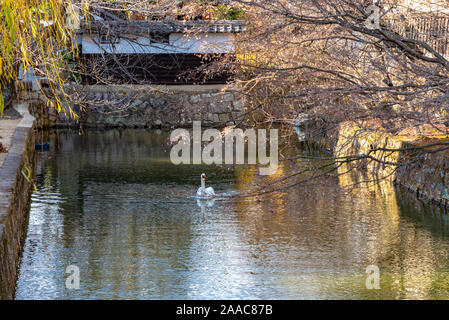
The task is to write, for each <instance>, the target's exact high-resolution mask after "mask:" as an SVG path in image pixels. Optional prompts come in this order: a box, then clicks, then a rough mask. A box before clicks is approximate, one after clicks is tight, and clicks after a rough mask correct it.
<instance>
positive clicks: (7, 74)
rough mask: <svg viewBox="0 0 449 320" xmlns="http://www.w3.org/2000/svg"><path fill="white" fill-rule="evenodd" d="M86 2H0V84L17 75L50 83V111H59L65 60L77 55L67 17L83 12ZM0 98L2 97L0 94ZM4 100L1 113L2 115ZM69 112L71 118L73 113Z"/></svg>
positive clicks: (0, 102)
mask: <svg viewBox="0 0 449 320" xmlns="http://www.w3.org/2000/svg"><path fill="white" fill-rule="evenodd" d="M87 6H88V2H87V1H72V0H2V1H0V35H1V38H2V41H1V43H0V84H1V86H2V87H4V86H6V85H8V83H10V82H11V81H14V80H15V79H16V78H17V76H18V73H19V72H27V71H29V72H32V73H34V74H36V75H39V76H45V77H47V78H48V79H49V86H50V91H51V92H53V93H56V91H59V93H62V95H61V94H54V95H53V97H54V99H51V100H49V101H51V102H49V103H48V104H49V107H55V108H57V109H59V110H60V109H61V100H60V99H61V98H60V97H64V96H65V94H64V83H65V82H66V80H67V77H68V76H67V75H68V73H70V70H68V68H69V67H68V64H67V60H68V58H70V57H74V56H75V55H76V54H77V49H76V47H75V45H74V42H73V41H72V40H73V39H74V35H75V33H74V32H75V30H73V28H72V26H71V25H70V21H72V22H73V20H71V19H70V17H71V16H72V17H74V16H75V15H74V13H75V10H86V9H87ZM0 95H1V93H0ZM3 108H4V103H3V97H2V96H0V111H1V113H3ZM69 112H70V113H71V115H72V116H74V113H73V111H72V110H71V108H69Z"/></svg>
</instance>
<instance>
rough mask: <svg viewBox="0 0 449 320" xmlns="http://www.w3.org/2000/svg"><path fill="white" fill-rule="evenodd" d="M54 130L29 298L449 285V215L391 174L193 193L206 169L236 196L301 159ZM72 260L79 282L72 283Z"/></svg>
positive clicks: (129, 134)
mask: <svg viewBox="0 0 449 320" xmlns="http://www.w3.org/2000/svg"><path fill="white" fill-rule="evenodd" d="M47 139H49V140H50V142H51V148H50V151H49V152H38V153H37V169H36V172H37V173H36V186H37V192H34V193H33V195H32V204H31V209H30V217H29V226H28V229H27V236H26V241H25V245H24V250H23V255H22V258H21V265H20V272H19V277H18V281H17V290H16V299H430V298H432V299H448V298H449V254H448V253H449V223H448V216H447V214H446V213H444V212H441V211H440V210H439V209H438V208H436V207H431V206H426V205H424V204H422V203H420V202H418V201H416V200H415V199H414V198H413V197H410V196H409V195H408V194H399V193H398V192H395V190H394V189H393V188H392V187H391V186H389V185H383V186H364V185H360V186H358V187H357V188H352V189H350V190H346V191H344V190H342V188H341V185H342V184H344V182H345V181H343V180H344V179H349V178H345V177H335V178H329V177H327V178H324V177H323V178H322V181H316V180H315V182H320V183H318V184H315V185H310V186H309V185H301V184H299V185H298V186H296V187H294V188H291V189H288V190H286V191H284V192H283V193H280V194H268V195H266V196H265V197H264V198H262V199H259V200H257V199H255V198H237V199H227V198H223V199H218V200H216V201H214V202H205V203H204V202H198V201H197V200H196V199H195V198H194V197H193V196H194V195H195V193H196V190H197V188H198V187H199V185H200V174H201V173H202V172H205V173H206V175H207V177H208V179H207V184H208V185H211V186H213V187H214V188H215V191H216V192H218V193H220V194H225V195H232V194H236V193H241V192H248V191H252V190H255V189H257V187H258V186H260V185H261V184H262V183H270V180H269V179H276V178H279V177H281V176H282V175H286V174H288V173H289V172H290V171H291V172H293V170H295V168H293V167H292V165H288V166H287V165H285V166H282V167H281V168H280V169H279V171H278V173H277V176H274V177H265V178H261V177H259V176H258V174H257V172H258V171H257V168H255V167H254V166H245V165H236V166H226V167H225V166H223V167H221V166H199V165H198V166H194V165H184V166H175V165H173V164H171V162H170V159H169V154H170V148H169V146H168V139H169V135H168V133H164V132H158V131H147V130H125V131H119V130H108V131H88V132H84V133H83V134H79V132H77V131H62V132H52V133H50V134H49V137H48V138H45V140H47ZM280 152H281V153H285V152H286V151H285V150H280ZM316 152H317V151H315V150H311V149H310V148H307V147H304V146H301V145H297V146H294V147H290V153H291V154H304V155H310V154H314V155H316ZM306 158H307V157H306ZM312 158H313V157H312ZM310 161H311V160H310V159H308V160H300V161H297V163H296V164H295V166H297V167H298V168H301V167H304V166H307V165H309V164H310ZM267 179H268V180H267ZM320 179H321V178H320ZM342 179H343V180H342ZM73 265H74V266H77V267H78V268H79V270H80V288H79V289H78V290H71V289H67V287H66V280H67V277H69V276H70V274H69V273H66V268H67V267H68V266H73ZM368 266H377V267H378V268H379V271H380V274H379V279H380V283H379V286H380V289H372V290H370V289H368V288H367V286H366V282H367V277H368V276H369V274H367V273H366V272H367V267H368ZM370 279H371V278H370ZM368 282H369V281H368ZM370 283H371V282H370Z"/></svg>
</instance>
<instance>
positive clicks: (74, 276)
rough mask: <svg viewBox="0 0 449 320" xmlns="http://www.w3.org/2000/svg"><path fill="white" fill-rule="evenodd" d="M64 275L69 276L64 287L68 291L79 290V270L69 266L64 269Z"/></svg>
mask: <svg viewBox="0 0 449 320" xmlns="http://www.w3.org/2000/svg"><path fill="white" fill-rule="evenodd" d="M65 273H66V274H68V275H69V276H68V277H67V279H66V280H65V287H66V288H67V289H68V290H79V288H80V268H79V267H78V266H75V265H70V266H68V267H67V268H66V269H65Z"/></svg>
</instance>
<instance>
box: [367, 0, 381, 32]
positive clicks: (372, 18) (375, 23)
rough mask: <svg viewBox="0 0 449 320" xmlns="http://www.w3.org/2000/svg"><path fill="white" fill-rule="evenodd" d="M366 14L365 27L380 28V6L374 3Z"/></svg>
mask: <svg viewBox="0 0 449 320" xmlns="http://www.w3.org/2000/svg"><path fill="white" fill-rule="evenodd" d="M366 14H367V15H368V18H367V19H366V20H365V27H366V28H368V29H370V30H377V29H380V7H379V6H377V5H376V4H375V3H373V4H372V5H370V6H369V7H368V8H367V9H366Z"/></svg>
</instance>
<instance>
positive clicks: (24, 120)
mask: <svg viewBox="0 0 449 320" xmlns="http://www.w3.org/2000/svg"><path fill="white" fill-rule="evenodd" d="M33 121H34V118H33V117H32V116H31V115H30V114H29V113H28V110H27V108H26V105H25V104H17V105H16V106H15V108H8V109H7V110H5V113H4V114H3V118H0V142H1V144H2V145H3V148H5V149H6V151H8V150H9V149H10V148H11V143H12V140H13V137H14V132H15V131H16V128H17V127H26V128H31V127H32V125H33ZM7 154H8V153H0V168H1V167H2V166H3V163H4V162H5V158H6V155H7Z"/></svg>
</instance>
